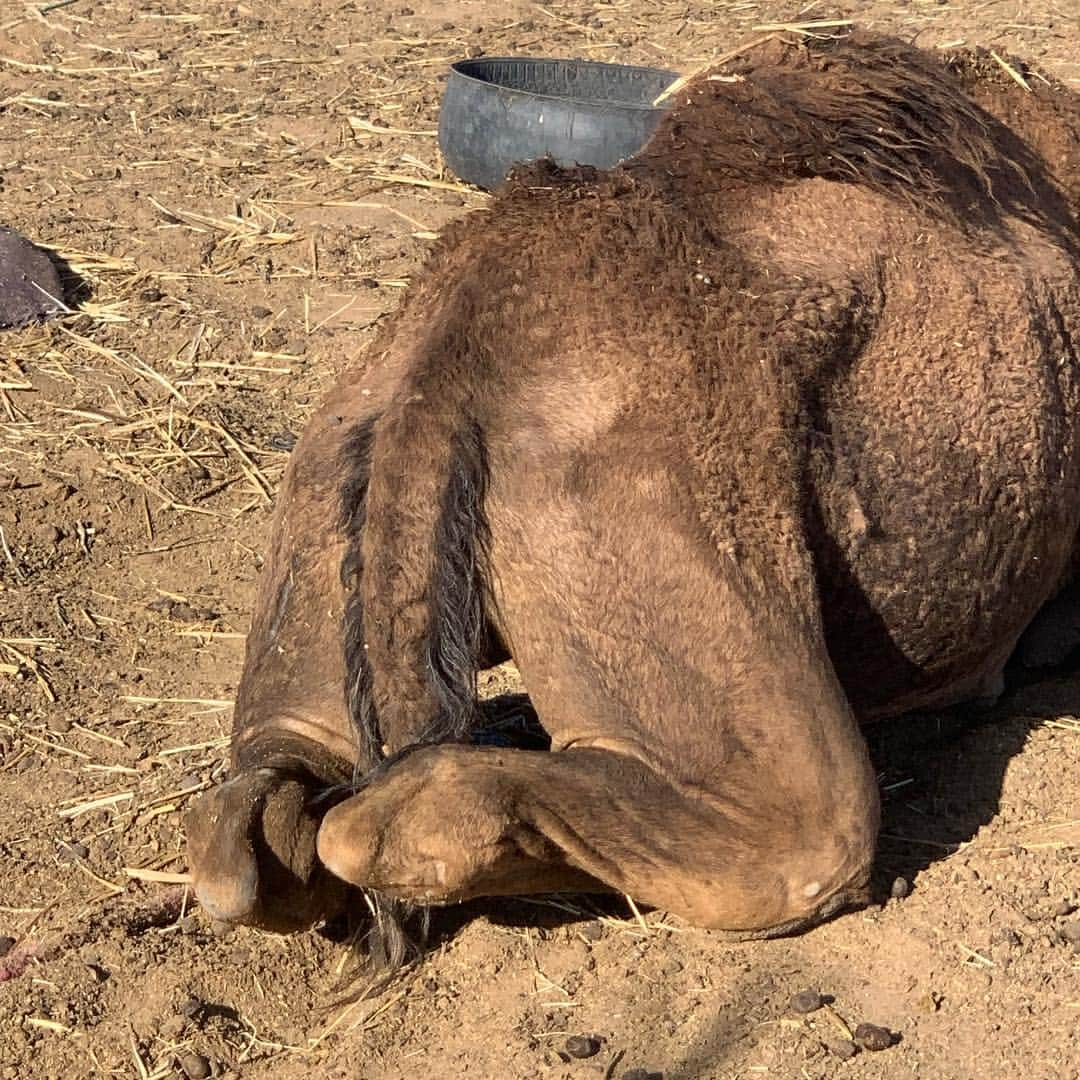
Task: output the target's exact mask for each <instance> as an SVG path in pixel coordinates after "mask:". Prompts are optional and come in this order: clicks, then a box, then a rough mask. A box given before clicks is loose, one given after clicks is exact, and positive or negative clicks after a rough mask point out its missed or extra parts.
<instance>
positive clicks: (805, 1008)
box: [788, 990, 825, 1014]
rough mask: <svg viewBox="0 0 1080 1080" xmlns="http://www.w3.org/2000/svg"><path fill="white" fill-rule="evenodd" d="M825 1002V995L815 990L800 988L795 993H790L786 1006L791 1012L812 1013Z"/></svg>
mask: <svg viewBox="0 0 1080 1080" xmlns="http://www.w3.org/2000/svg"><path fill="white" fill-rule="evenodd" d="M824 1004H825V996H824V995H823V994H821V993H820V992H819V991H817V990H800V991H799V992H798V993H797V994H792V995H791V1000H790V1001H789V1002H788V1008H789V1009H791V1011H792V1012H793V1013H801V1014H805V1013H812V1012H817V1010H818V1009H820V1008H821V1006H822V1005H824Z"/></svg>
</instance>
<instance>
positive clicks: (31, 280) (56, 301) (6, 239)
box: [0, 225, 65, 330]
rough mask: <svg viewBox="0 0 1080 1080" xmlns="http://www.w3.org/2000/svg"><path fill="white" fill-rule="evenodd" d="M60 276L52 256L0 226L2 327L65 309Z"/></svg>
mask: <svg viewBox="0 0 1080 1080" xmlns="http://www.w3.org/2000/svg"><path fill="white" fill-rule="evenodd" d="M63 295H64V290H63V286H62V285H61V284H60V275H59V274H58V273H57V272H56V267H55V266H53V264H52V261H51V260H50V259H49V256H48V255H46V254H45V252H44V251H42V249H41V248H39V247H35V246H34V245H33V244H31V243H30V241H29V240H27V239H26V238H25V237H23V236H20V235H19V234H18V233H17V232H14V231H13V230H11V229H8V228H5V227H4V226H2V225H0V329H5V330H6V329H18V328H19V327H21V326H26V325H27V324H28V323H32V322H37V321H38V320H40V319H48V318H50V317H51V316H53V315H56V314H59V313H60V312H61V311H64V310H65V307H64V301H63Z"/></svg>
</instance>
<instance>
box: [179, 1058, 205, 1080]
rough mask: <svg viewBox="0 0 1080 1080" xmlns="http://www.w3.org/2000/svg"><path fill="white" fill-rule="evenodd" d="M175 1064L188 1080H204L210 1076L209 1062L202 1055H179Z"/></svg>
mask: <svg viewBox="0 0 1080 1080" xmlns="http://www.w3.org/2000/svg"><path fill="white" fill-rule="evenodd" d="M177 1063H178V1064H179V1066H180V1070H181V1072H183V1074H184V1075H185V1076H186V1077H187V1078H188V1080H206V1078H207V1077H208V1076H209V1075H210V1062H209V1061H207V1060H206V1058H204V1057H203V1056H202V1054H194V1053H187V1054H181V1055H180V1057H179V1058H178V1059H177Z"/></svg>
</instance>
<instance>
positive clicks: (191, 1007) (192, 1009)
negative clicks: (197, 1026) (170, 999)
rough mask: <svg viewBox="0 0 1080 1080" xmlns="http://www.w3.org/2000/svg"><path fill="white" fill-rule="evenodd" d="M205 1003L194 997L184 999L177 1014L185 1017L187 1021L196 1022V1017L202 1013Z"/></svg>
mask: <svg viewBox="0 0 1080 1080" xmlns="http://www.w3.org/2000/svg"><path fill="white" fill-rule="evenodd" d="M202 1007H203V1003H202V1002H201V1001H200V1000H199V999H198V998H197V997H195V996H194V995H192V996H189V997H186V998H184V1000H183V1001H181V1002H180V1008H179V1009H177V1012H178V1013H179V1014H180V1015H181V1016H182V1017H184V1019H185V1020H194V1019H195V1017H196V1016H198V1015H199V1013H200V1012H202Z"/></svg>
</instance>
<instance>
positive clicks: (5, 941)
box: [0, 934, 15, 956]
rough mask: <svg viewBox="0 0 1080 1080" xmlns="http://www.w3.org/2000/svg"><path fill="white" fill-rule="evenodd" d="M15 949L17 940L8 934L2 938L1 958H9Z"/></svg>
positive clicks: (0, 943)
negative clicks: (8, 955)
mask: <svg viewBox="0 0 1080 1080" xmlns="http://www.w3.org/2000/svg"><path fill="white" fill-rule="evenodd" d="M14 948H15V939H14V938H13V937H8V935H7V934H4V935H2V936H0V956H7V954H8V953H9V952H11V950H12V949H14Z"/></svg>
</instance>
